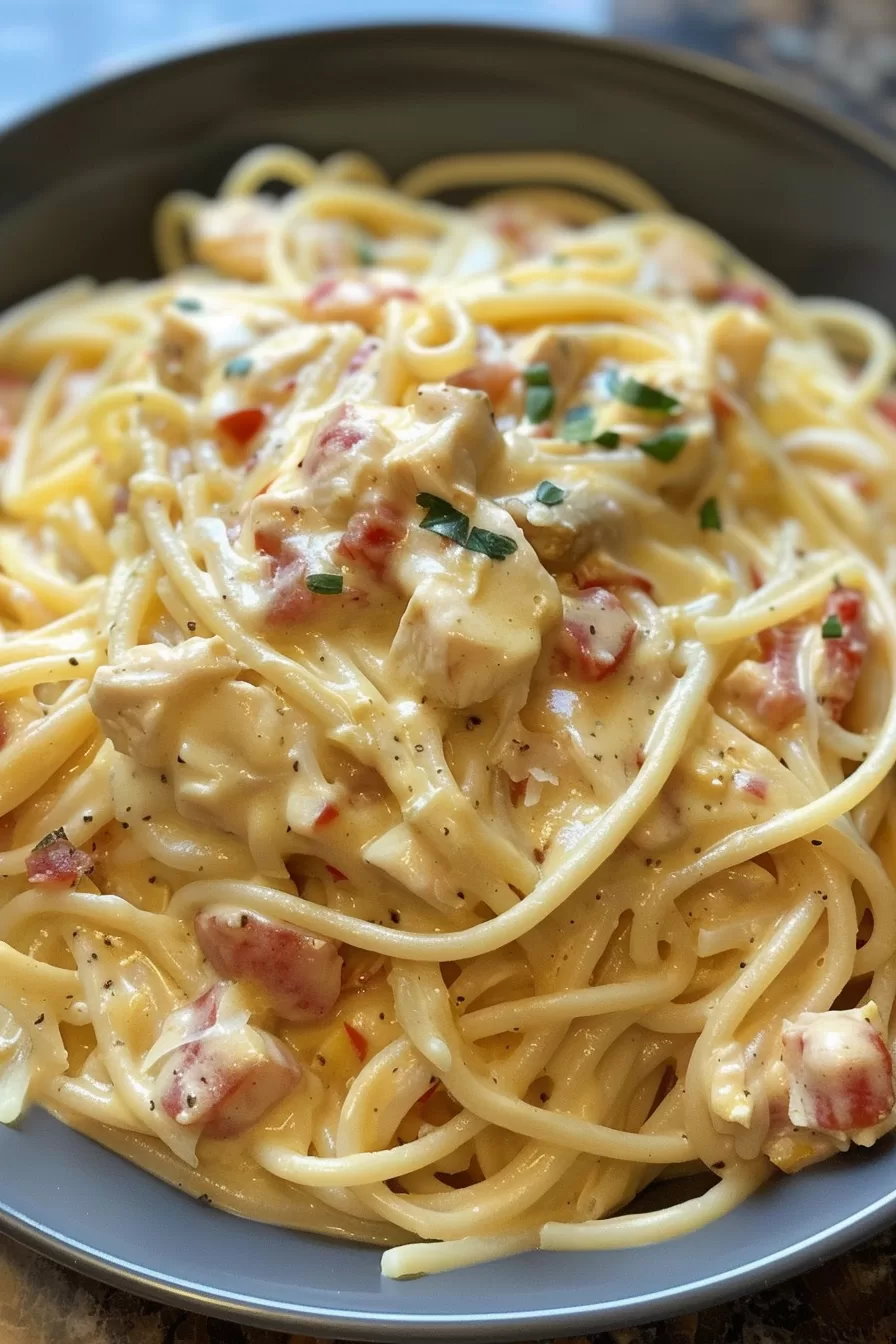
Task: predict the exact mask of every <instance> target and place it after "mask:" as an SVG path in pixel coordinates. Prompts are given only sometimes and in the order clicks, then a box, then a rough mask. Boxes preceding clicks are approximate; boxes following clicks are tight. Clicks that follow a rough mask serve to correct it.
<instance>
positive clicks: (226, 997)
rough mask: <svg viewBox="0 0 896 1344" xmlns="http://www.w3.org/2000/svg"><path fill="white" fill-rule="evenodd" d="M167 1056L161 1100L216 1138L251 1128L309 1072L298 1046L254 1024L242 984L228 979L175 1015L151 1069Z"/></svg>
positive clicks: (160, 1078) (173, 1114) (179, 1120)
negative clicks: (295, 1048)
mask: <svg viewBox="0 0 896 1344" xmlns="http://www.w3.org/2000/svg"><path fill="white" fill-rule="evenodd" d="M178 1041H180V1042H182V1043H180V1044H178V1043H177V1042H178ZM163 1056H164V1063H163V1064H162V1067H161V1069H160V1070H159V1072H158V1075H157V1076H156V1079H155V1083H154V1087H153V1092H154V1098H155V1104H156V1105H157V1106H158V1107H160V1109H161V1110H162V1111H163V1112H164V1114H165V1115H167V1116H169V1117H170V1118H171V1119H172V1120H174V1121H175V1123H176V1124H178V1125H183V1126H189V1127H191V1128H194V1127H195V1128H199V1129H201V1130H202V1133H203V1134H204V1135H205V1136H206V1137H207V1138H210V1139H229V1138H234V1137H236V1136H237V1135H238V1134H242V1133H244V1132H245V1130H247V1129H249V1128H251V1126H252V1125H254V1124H255V1123H256V1122H257V1121H258V1120H260V1119H261V1117H262V1116H263V1115H264V1114H265V1112H266V1111H269V1110H270V1109H271V1107H272V1106H274V1105H276V1103H277V1102H278V1101H282V1099H283V1098H284V1097H285V1096H287V1095H288V1093H289V1092H291V1091H292V1090H293V1088H294V1087H296V1085H297V1084H298V1083H299V1081H300V1079H301V1077H302V1066H301V1064H300V1063H299V1060H298V1059H297V1058H296V1056H295V1055H294V1054H293V1053H292V1051H291V1050H289V1049H287V1047H286V1046H285V1045H283V1044H282V1042H281V1041H279V1040H277V1038H276V1037H275V1036H271V1035H270V1034H269V1033H268V1032H266V1031H259V1030H258V1028H257V1027H253V1026H252V1025H251V1023H250V1021H249V1012H248V1009H247V1008H246V1006H245V1004H244V1001H243V999H242V995H241V993H240V990H239V989H238V988H237V987H236V986H235V985H231V984H229V983H228V982H227V981H223V980H222V981H219V982H218V983H217V984H215V985H213V986H212V988H211V989H209V990H206V992H205V993H204V994H203V995H201V996H200V997H199V998H198V999H196V1000H195V1001H194V1002H193V1003H190V1004H187V1006H186V1007H185V1008H179V1009H177V1010H176V1011H175V1012H173V1013H171V1014H170V1015H169V1016H168V1018H167V1019H166V1021H165V1023H164V1025H163V1027H162V1034H161V1036H160V1037H159V1041H158V1042H157V1043H156V1046H155V1047H154V1048H153V1050H151V1051H150V1052H149V1054H148V1055H147V1058H146V1061H144V1068H147V1069H149V1068H152V1065H153V1064H154V1063H155V1062H157V1060H158V1059H159V1058H162V1057H163Z"/></svg>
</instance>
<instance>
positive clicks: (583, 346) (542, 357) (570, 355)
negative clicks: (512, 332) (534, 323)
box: [512, 327, 594, 412]
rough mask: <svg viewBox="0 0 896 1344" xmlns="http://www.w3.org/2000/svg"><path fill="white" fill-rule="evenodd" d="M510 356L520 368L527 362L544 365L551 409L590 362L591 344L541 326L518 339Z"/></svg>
mask: <svg viewBox="0 0 896 1344" xmlns="http://www.w3.org/2000/svg"><path fill="white" fill-rule="evenodd" d="M512 356H513V359H514V361H515V362H516V363H518V364H519V365H520V367H523V368H524V367H525V366H526V365H530V364H547V366H548V368H549V370H550V375H551V387H552V388H553V391H554V406H555V412H556V409H557V408H559V407H560V406H562V405H563V404H564V403H565V402H567V401H568V400H569V398H570V397H571V396H572V394H573V392H575V390H576V388H577V387H578V386H579V384H580V383H581V381H582V379H583V378H584V377H585V374H586V373H587V372H588V370H589V369H590V367H591V365H592V364H593V362H594V357H593V355H592V353H591V347H590V346H589V344H588V342H587V341H586V340H585V338H584V337H582V336H579V335H576V333H575V332H570V331H557V330H555V329H554V328H553V327H541V328H539V330H538V331H536V332H533V334H532V335H531V336H527V337H526V338H525V339H524V340H522V341H519V342H518V343H517V345H516V346H515V347H514V348H513V351H512Z"/></svg>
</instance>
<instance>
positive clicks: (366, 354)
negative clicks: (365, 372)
mask: <svg viewBox="0 0 896 1344" xmlns="http://www.w3.org/2000/svg"><path fill="white" fill-rule="evenodd" d="M380 344H381V343H380V341H378V340H377V339H376V337H375V336H369V337H368V338H367V340H366V341H362V342H361V344H360V345H359V346H358V348H357V350H356V351H355V353H354V354H353V355H352V357H351V359H350V360H349V362H348V363H347V364H346V366H345V371H346V373H357V372H358V370H359V369H363V367H364V365H365V364H366V363H367V361H368V360H369V359H371V358H372V356H373V355H375V354H376V352H377V350H378V349H379V348H380Z"/></svg>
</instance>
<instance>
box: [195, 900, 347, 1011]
mask: <svg viewBox="0 0 896 1344" xmlns="http://www.w3.org/2000/svg"><path fill="white" fill-rule="evenodd" d="M194 924H195V929H196V940H197V942H198V943H199V946H200V947H201V949H202V952H203V954H204V955H205V956H206V957H207V958H208V960H209V961H210V962H211V964H212V966H213V967H214V968H215V970H216V971H217V972H218V974H219V975H221V976H224V977H226V978H227V979H228V980H250V981H252V982H253V983H254V984H257V985H261V987H262V988H263V989H264V990H266V991H267V993H268V994H269V996H270V998H271V1002H272V1004H273V1006H274V1009H275V1011H276V1012H277V1013H278V1014H279V1015H280V1017H285V1018H286V1019H287V1020H288V1021H290V1022H313V1021H316V1020H317V1019H318V1018H321V1017H326V1015H327V1014H328V1013H329V1012H331V1010H332V1009H333V1006H334V1005H335V1003H336V1000H337V999H338V998H339V992H340V988H341V983H342V958H341V957H340V955H339V951H338V949H337V946H336V944H335V943H334V942H333V941H332V939H330V938H318V937H317V936H316V935H315V934H313V933H308V932H307V931H306V930H305V929H300V928H297V927H296V926H295V925H294V924H285V923H282V922H280V921H279V920H274V919H266V918H264V916H262V915H256V914H253V913H252V912H251V911H248V910H240V909H238V908H236V907H234V906H212V907H211V908H210V909H207V910H203V911H201V912H200V913H199V914H198V915H197V916H196V919H195V921H194Z"/></svg>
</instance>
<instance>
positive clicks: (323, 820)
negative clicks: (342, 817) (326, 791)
mask: <svg viewBox="0 0 896 1344" xmlns="http://www.w3.org/2000/svg"><path fill="white" fill-rule="evenodd" d="M338 816H339V808H338V807H337V806H336V804H335V803H324V805H323V807H322V808H321V809H320V811H319V812H318V814H317V816H316V817H315V818H314V825H315V826H316V827H323V826H329V825H330V823H331V822H333V821H335V820H336V818H337V817H338Z"/></svg>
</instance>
